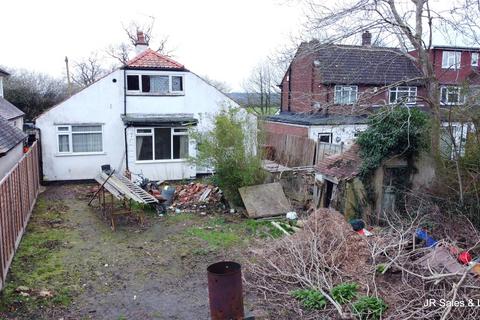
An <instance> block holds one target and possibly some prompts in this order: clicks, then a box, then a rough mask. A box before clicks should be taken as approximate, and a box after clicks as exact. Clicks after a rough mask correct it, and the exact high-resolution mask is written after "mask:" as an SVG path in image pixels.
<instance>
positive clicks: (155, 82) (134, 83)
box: [127, 75, 184, 95]
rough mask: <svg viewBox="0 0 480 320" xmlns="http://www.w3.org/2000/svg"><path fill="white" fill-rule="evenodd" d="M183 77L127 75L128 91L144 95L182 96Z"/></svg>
mask: <svg viewBox="0 0 480 320" xmlns="http://www.w3.org/2000/svg"><path fill="white" fill-rule="evenodd" d="M183 78H184V77H183V76H172V75H127V91H128V92H130V93H140V94H142V93H144V94H153V95H155V94H157V95H169V94H182V93H183V91H184V90H183V88H184V87H183Z"/></svg>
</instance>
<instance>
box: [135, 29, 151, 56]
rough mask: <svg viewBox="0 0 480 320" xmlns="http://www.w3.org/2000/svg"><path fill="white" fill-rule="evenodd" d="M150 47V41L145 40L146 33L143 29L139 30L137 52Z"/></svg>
mask: <svg viewBox="0 0 480 320" xmlns="http://www.w3.org/2000/svg"><path fill="white" fill-rule="evenodd" d="M147 49H148V43H147V41H146V40H145V34H143V32H142V31H138V32H137V42H135V51H136V52H137V54H140V53H142V52H143V51H145V50H147Z"/></svg>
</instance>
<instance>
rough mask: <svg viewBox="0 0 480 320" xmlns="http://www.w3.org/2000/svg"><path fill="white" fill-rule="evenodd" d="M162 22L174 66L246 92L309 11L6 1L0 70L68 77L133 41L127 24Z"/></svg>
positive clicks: (262, 0)
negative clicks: (70, 64)
mask: <svg viewBox="0 0 480 320" xmlns="http://www.w3.org/2000/svg"><path fill="white" fill-rule="evenodd" d="M149 16H154V17H155V35H157V36H160V35H167V36H168V38H169V47H170V48H173V49H174V59H176V60H177V61H179V62H181V63H183V64H184V65H185V66H186V67H187V68H188V69H190V70H191V71H193V72H195V73H197V74H200V75H208V76H209V77H211V78H213V79H216V80H220V81H225V82H226V83H228V84H229V85H230V86H231V87H232V88H233V89H234V90H240V89H241V84H242V82H243V81H244V79H245V78H247V77H248V75H249V73H250V71H251V69H252V68H253V67H254V66H255V65H256V64H257V63H258V62H259V61H261V60H262V59H264V58H265V57H266V56H268V55H270V54H272V52H275V50H276V49H277V48H280V47H283V46H285V45H286V44H287V43H291V38H292V35H294V34H296V33H298V30H299V29H300V26H301V19H302V10H301V8H299V7H295V6H292V5H289V4H285V1H284V0H241V1H232V0H223V1H222V0H201V1H199V0H174V1H164V0H152V1H149V0H134V1H124V0H117V1H110V0H108V1H106V0H83V1H56V0H43V1H38V0H28V1H27V0H15V1H2V4H1V19H0V39H1V43H2V45H1V49H0V65H3V66H5V67H13V68H26V69H31V70H35V71H41V72H46V73H49V74H51V75H54V76H63V74H64V66H65V64H64V59H65V56H68V57H69V59H70V61H74V60H76V59H80V58H82V57H85V56H88V55H89V54H90V53H91V52H92V51H102V52H104V49H105V48H106V47H107V46H109V45H111V44H115V43H119V42H122V41H125V33H124V31H123V29H122V23H124V24H127V23H128V22H129V21H131V20H137V21H148V19H149V18H148V17H149Z"/></svg>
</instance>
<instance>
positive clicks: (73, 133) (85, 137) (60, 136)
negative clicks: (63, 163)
mask: <svg viewBox="0 0 480 320" xmlns="http://www.w3.org/2000/svg"><path fill="white" fill-rule="evenodd" d="M102 135H103V130H102V126H101V125H96V124H95V125H65V126H58V127H57V141H58V152H59V153H96V152H102V151H103V138H102Z"/></svg>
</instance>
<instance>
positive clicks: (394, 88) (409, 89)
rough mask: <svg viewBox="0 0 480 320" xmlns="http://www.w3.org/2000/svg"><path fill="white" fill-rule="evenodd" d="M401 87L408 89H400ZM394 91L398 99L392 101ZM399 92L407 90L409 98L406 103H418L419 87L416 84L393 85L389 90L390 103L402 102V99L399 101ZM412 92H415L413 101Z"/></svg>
mask: <svg viewBox="0 0 480 320" xmlns="http://www.w3.org/2000/svg"><path fill="white" fill-rule="evenodd" d="M400 88H407V90H405V89H402V90H399V89H400ZM393 92H395V93H396V101H393V102H392V93H393ZM399 92H407V93H408V100H407V102H405V104H406V105H414V104H416V103H417V94H418V88H417V87H416V86H396V87H392V88H390V89H389V90H388V102H389V104H397V103H399V102H400V101H398V93H399ZM411 92H414V95H413V101H411V98H412V96H410V93H411Z"/></svg>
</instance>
